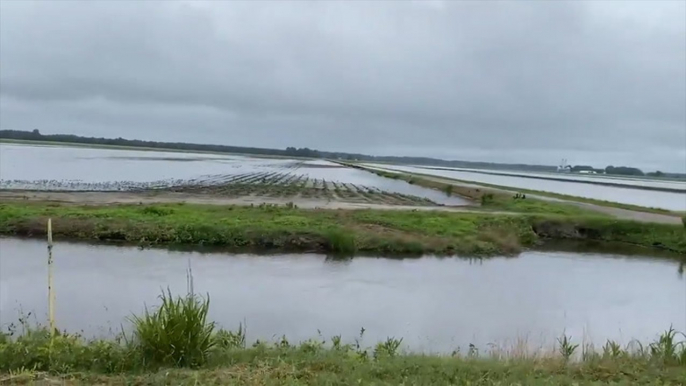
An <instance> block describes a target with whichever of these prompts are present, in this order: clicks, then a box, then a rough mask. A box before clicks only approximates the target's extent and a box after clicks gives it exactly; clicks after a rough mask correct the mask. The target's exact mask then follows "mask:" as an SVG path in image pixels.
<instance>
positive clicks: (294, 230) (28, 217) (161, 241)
mask: <svg viewBox="0 0 686 386" xmlns="http://www.w3.org/2000/svg"><path fill="white" fill-rule="evenodd" d="M48 218H52V221H53V234H54V236H55V237H56V238H57V239H60V238H61V239H81V240H91V241H115V242H124V243H129V244H136V245H141V246H159V245H175V244H178V245H196V246H216V247H221V248H225V249H228V250H231V249H241V250H248V249H260V250H271V251H275V252H276V251H294V252H325V253H345V254H354V253H362V254H384V255H403V254H412V255H421V254H425V253H432V254H440V255H452V254H461V255H478V256H493V255H502V254H514V253H518V252H520V251H521V250H522V249H523V248H526V247H529V246H533V245H535V244H536V243H537V242H539V241H540V240H542V239H588V240H601V241H613V242H622V243H628V244H635V245H640V246H645V247H656V248H661V249H667V250H671V251H676V252H679V253H684V254H686V229H685V228H684V227H683V226H681V225H668V224H647V223H637V222H632V221H623V220H615V219H612V218H605V217H593V216H590V217H589V216H560V215H541V214H538V215H533V216H525V215H502V214H494V213H456V212H441V211H396V210H371V209H365V210H310V209H299V208H297V207H294V206H289V207H277V206H274V205H260V206H253V207H250V206H218V205H188V204H165V205H101V206H89V205H68V204H55V203H49V202H5V203H2V204H0V234H3V235H17V236H44V235H45V234H46V223H47V219H48Z"/></svg>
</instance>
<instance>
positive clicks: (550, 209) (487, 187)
mask: <svg viewBox="0 0 686 386" xmlns="http://www.w3.org/2000/svg"><path fill="white" fill-rule="evenodd" d="M346 165H348V166H350V167H353V168H357V169H363V170H366V171H369V172H371V173H374V174H376V175H378V176H381V177H386V178H392V179H396V180H397V179H399V180H403V181H407V182H410V183H412V184H416V185H419V186H424V187H427V188H432V189H438V190H441V191H444V192H446V193H452V194H458V195H461V196H463V197H467V198H470V199H472V200H477V201H481V200H482V197H483V196H484V195H489V194H490V195H492V196H493V197H492V199H491V200H490V202H487V203H485V204H486V205H483V208H484V209H486V210H488V209H497V210H508V211H518V212H528V213H559V214H589V213H593V214H596V215H598V212H596V211H593V210H591V209H584V208H580V207H579V206H576V205H570V204H566V203H563V202H554V201H543V200H536V199H530V198H529V199H526V200H513V199H512V195H510V194H503V193H499V192H498V191H499V190H508V191H516V192H519V193H522V194H529V195H536V196H543V197H550V198H556V199H560V200H566V201H575V202H581V203H586V204H593V205H599V206H606V207H612V208H619V209H626V210H633V211H637V212H645V213H657V214H665V215H670V216H674V217H680V216H684V215H686V213H684V212H675V211H670V210H667V209H661V208H648V207H644V206H638V205H631V204H623V203H619V202H612V201H604V200H596V199H592V198H585V197H578V196H571V195H567V194H559V193H552V192H544V191H540V190H532V189H522V188H513V187H510V186H502V185H494V184H487V183H481V182H474V181H466V180H459V179H455V178H449V177H440V176H433V175H429V174H419V173H404V172H391V171H385V170H377V169H370V168H366V167H364V166H360V165H356V164H349V163H346ZM435 179H441V180H445V181H455V183H458V184H467V185H478V186H479V188H473V187H468V186H460V185H453V184H450V183H446V182H440V181H436V180H435Z"/></svg>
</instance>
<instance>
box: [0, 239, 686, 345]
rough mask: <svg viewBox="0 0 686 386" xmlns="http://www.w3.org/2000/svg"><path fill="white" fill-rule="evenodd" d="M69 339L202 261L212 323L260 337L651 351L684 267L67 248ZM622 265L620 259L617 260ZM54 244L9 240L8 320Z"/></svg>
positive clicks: (667, 320)
mask: <svg viewBox="0 0 686 386" xmlns="http://www.w3.org/2000/svg"><path fill="white" fill-rule="evenodd" d="M54 255H55V262H56V265H55V288H56V293H57V320H58V325H59V327H61V328H65V329H68V330H70V331H84V332H85V333H86V334H87V335H108V334H110V329H113V330H115V331H116V330H118V329H119V326H120V324H121V323H124V325H125V326H126V317H127V316H129V315H130V314H131V313H132V312H136V313H137V312H141V311H142V310H143V305H144V304H146V303H147V304H148V305H151V304H156V302H157V299H156V298H157V295H158V294H159V291H160V289H161V288H166V287H169V288H170V289H171V290H172V291H173V292H175V293H183V292H185V291H186V288H187V287H186V269H187V267H188V263H189V261H190V262H191V265H192V268H193V274H194V286H195V290H196V292H198V293H209V294H211V296H212V310H211V315H210V317H211V318H212V319H213V320H216V321H217V322H219V323H220V324H221V325H222V326H224V327H227V328H236V327H237V326H238V324H239V323H241V322H243V321H245V322H247V325H248V333H249V338H250V340H254V339H258V338H259V339H267V340H271V339H274V338H275V337H279V336H281V335H284V334H285V335H286V336H287V337H288V338H289V339H290V340H291V341H298V340H304V339H308V338H313V337H316V335H317V331H318V330H319V331H321V332H322V335H323V336H324V337H330V336H333V335H337V334H342V335H343V337H344V339H348V340H352V339H354V338H355V337H356V336H358V334H359V330H360V328H361V327H364V328H365V329H366V331H367V332H366V333H365V339H366V340H365V342H364V343H365V344H371V343H373V342H376V341H379V340H383V339H385V338H386V337H388V336H395V337H403V338H404V340H403V343H404V345H405V348H406V349H412V350H421V351H434V352H436V351H440V352H446V353H449V352H452V351H453V350H455V349H456V348H457V347H462V348H466V347H468V345H469V344H470V343H473V344H475V345H476V346H477V347H487V345H488V344H489V343H499V344H504V343H506V342H513V341H516V340H517V339H524V340H526V341H528V342H529V343H530V344H531V345H532V346H535V347H538V346H540V345H552V344H553V343H554V342H555V338H556V337H557V336H559V334H560V333H561V332H562V331H566V332H567V333H568V334H570V335H572V336H574V337H577V338H579V339H581V338H582V337H583V338H584V339H586V341H587V342H595V343H598V344H602V343H604V341H605V339H608V338H609V339H614V340H617V341H619V342H624V343H626V342H628V341H629V340H631V339H632V338H637V339H640V340H642V341H651V340H653V339H654V338H655V335H656V334H657V333H659V332H661V331H663V330H664V329H666V328H668V327H669V326H670V325H673V326H674V327H675V328H677V329H678V330H686V320H684V315H685V312H686V309H685V308H684V305H685V304H686V287H685V281H684V279H683V278H682V277H681V276H679V275H675V271H683V264H679V262H678V261H676V260H668V259H661V258H654V257H646V256H631V257H630V258H629V257H627V256H623V255H599V254H596V253H570V252H551V251H535V252H527V253H524V254H522V255H520V256H519V257H516V258H494V259H471V260H463V259H457V258H440V259H439V258H431V257H426V258H420V259H383V258H355V259H349V258H348V259H340V258H334V257H328V258H327V257H325V256H321V255H311V254H309V255H278V256H256V255H244V254H239V255H222V254H202V253H197V252H169V251H164V250H139V249H136V248H130V247H113V246H93V245H85V244H69V243H58V244H56V246H55V249H54ZM608 257H611V258H608ZM46 275H47V273H46V267H45V244H44V243H43V242H39V241H34V240H18V239H0V323H2V324H7V323H10V322H13V321H16V317H17V312H18V310H19V308H20V307H21V308H23V310H24V312H29V311H35V313H36V315H37V318H38V319H39V320H44V317H45V310H46V302H47V301H46V289H45V279H46Z"/></svg>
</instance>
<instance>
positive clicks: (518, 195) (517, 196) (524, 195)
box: [512, 193, 526, 200]
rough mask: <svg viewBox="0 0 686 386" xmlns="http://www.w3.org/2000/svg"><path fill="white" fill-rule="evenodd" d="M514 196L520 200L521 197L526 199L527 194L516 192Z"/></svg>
mask: <svg viewBox="0 0 686 386" xmlns="http://www.w3.org/2000/svg"><path fill="white" fill-rule="evenodd" d="M512 198H514V199H515V200H520V199H521V200H524V199H526V194H519V193H517V194H515V195H514V197H512Z"/></svg>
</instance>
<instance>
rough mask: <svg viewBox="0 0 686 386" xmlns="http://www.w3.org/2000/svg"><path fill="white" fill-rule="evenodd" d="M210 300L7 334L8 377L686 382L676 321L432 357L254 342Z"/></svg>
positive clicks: (0, 342) (396, 346)
mask: <svg viewBox="0 0 686 386" xmlns="http://www.w3.org/2000/svg"><path fill="white" fill-rule="evenodd" d="M209 307H210V301H209V297H207V298H204V299H203V298H201V297H199V296H197V295H194V294H193V293H189V294H188V295H186V296H183V297H176V298H175V297H173V296H172V294H171V293H169V292H167V293H163V294H162V296H161V305H160V306H159V307H157V308H154V309H150V310H148V311H146V312H145V314H143V315H140V316H133V317H132V318H131V320H132V322H133V331H131V332H130V333H128V334H123V335H121V336H119V337H118V338H117V339H113V340H86V339H84V338H82V337H80V336H78V335H70V334H67V333H53V332H51V331H50V330H49V329H46V328H25V329H24V331H22V333H21V334H18V335H14V336H11V335H9V334H1V335H0V377H2V378H0V379H2V380H3V381H6V382H12V383H14V384H22V383H26V384H28V383H32V382H34V381H36V380H41V381H48V382H49V383H53V382H59V383H63V384H81V383H82V384H146V385H158V384H159V385H163V384H164V385H167V384H175V385H186V384H188V385H191V384H192V385H199V384H203V385H206V384H209V385H225V384H226V385H229V384H230V385H265V384H275V385H276V384H289V385H320V384H332V385H333V384H335V385H351V384H376V385H399V384H410V385H445V384H470V385H495V384H497V385H515V384H516V385H524V384H526V385H529V384H537V385H584V384H589V385H590V384H600V383H602V384H626V385H629V384H630V385H652V384H663V385H680V384H683V381H684V380H686V346H685V345H684V343H683V342H682V334H680V333H677V332H676V331H674V330H673V329H671V328H670V329H669V330H667V331H666V332H665V333H663V334H662V335H661V336H660V337H659V338H658V339H657V340H656V341H655V342H653V343H650V344H645V345H642V344H640V343H637V342H636V343H632V344H630V345H627V346H622V345H620V344H618V343H616V342H613V341H608V342H607V343H606V344H605V345H604V346H603V347H601V348H595V347H592V346H584V347H580V346H579V344H578V343H575V342H574V341H573V340H572V338H571V337H568V336H566V335H562V336H561V337H560V338H559V339H558V344H557V345H556V347H554V348H552V349H551V350H550V351H547V352H540V351H539V352H532V351H529V350H516V351H509V352H503V351H499V350H494V351H489V352H483V353H482V352H480V351H479V350H478V349H477V348H476V347H474V346H472V345H470V347H469V349H468V350H465V351H461V350H459V349H458V350H455V351H454V352H453V353H452V355H449V356H448V355H423V354H412V353H406V352H403V348H402V339H396V338H388V339H386V340H385V341H383V342H379V343H377V344H376V345H374V346H373V347H363V346H361V344H360V343H359V342H360V340H359V339H355V340H354V341H352V342H348V343H346V342H345V341H344V340H343V338H342V337H341V336H335V337H332V338H331V339H330V340H325V339H321V338H320V339H314V340H309V341H306V342H300V343H296V344H293V343H291V342H289V341H288V340H287V339H286V338H285V337H283V338H281V339H279V340H277V341H276V342H273V343H267V342H259V341H258V342H255V343H254V344H252V345H249V344H247V342H246V335H245V332H246V330H245V329H244V328H240V329H239V330H238V331H227V330H223V329H220V328H218V326H217V325H215V323H213V322H211V321H209V320H207V316H208V311H209ZM362 334H364V330H363V331H362V332H361V335H362ZM360 337H361V336H360ZM2 373H4V374H5V375H4V376H2V375H1V374H2ZM170 382H171V383H170Z"/></svg>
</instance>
